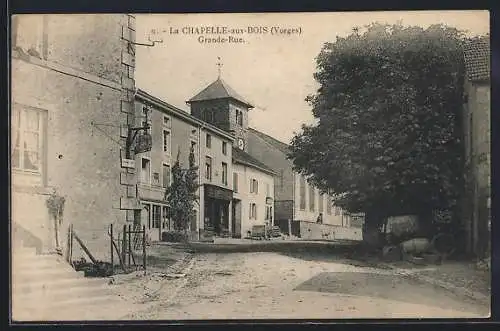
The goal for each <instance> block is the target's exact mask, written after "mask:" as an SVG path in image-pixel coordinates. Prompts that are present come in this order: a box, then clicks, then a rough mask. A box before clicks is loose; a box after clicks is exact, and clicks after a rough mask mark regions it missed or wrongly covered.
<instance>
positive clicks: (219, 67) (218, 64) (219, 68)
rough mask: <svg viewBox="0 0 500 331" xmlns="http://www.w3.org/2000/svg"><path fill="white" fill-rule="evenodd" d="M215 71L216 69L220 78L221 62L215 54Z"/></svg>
mask: <svg viewBox="0 0 500 331" xmlns="http://www.w3.org/2000/svg"><path fill="white" fill-rule="evenodd" d="M216 65H217V67H218V68H217V71H218V78H220V76H221V67H222V66H223V64H222V63H221V59H220V56H217V63H216Z"/></svg>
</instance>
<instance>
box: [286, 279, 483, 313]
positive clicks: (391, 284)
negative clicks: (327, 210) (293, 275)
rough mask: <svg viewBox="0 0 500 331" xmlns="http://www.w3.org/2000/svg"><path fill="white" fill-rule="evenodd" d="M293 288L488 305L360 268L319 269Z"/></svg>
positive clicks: (454, 305)
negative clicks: (317, 272)
mask: <svg viewBox="0 0 500 331" xmlns="http://www.w3.org/2000/svg"><path fill="white" fill-rule="evenodd" d="M294 290H295V291H314V292H327V293H337V294H346V295H355V296H365V297H374V298H381V299H387V300H394V301H400V302H406V303H414V304H420V305H428V306H434V307H439V308H444V309H451V310H457V311H469V312H471V310H472V311H473V312H476V313H479V314H482V315H487V314H489V309H488V307H485V306H483V305H479V304H478V303H477V302H476V301H474V300H472V299H466V298H463V297H460V296H458V295H456V294H454V293H452V292H450V291H447V290H445V289H442V288H439V287H434V286H431V285H429V284H426V283H421V282H418V281H416V280H412V279H409V278H406V277H404V276H398V275H386V274H376V273H363V272H322V273H320V274H318V275H316V276H314V277H313V278H311V279H309V280H307V281H305V282H303V283H302V284H300V285H299V286H297V287H296V288H295V289H294Z"/></svg>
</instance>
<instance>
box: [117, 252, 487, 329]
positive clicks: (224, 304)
mask: <svg viewBox="0 0 500 331" xmlns="http://www.w3.org/2000/svg"><path fill="white" fill-rule="evenodd" d="M407 272H408V271H407ZM419 272H421V270H419ZM151 277H152V276H150V278H146V282H145V283H146V284H156V285H155V286H153V287H154V288H155V289H156V291H153V292H154V293H155V294H156V296H152V297H153V298H149V299H147V300H145V303H143V304H142V305H139V306H140V307H139V306H138V309H137V311H136V312H135V313H134V314H131V315H128V316H127V317H126V318H127V319H166V320H179V319H182V320H184V319H234V318H236V319H245V318H266V319H269V318H301V319H314V318H394V317H397V318H404V317H406V318H425V317H437V318H439V317H486V316H488V314H489V309H488V308H489V307H485V306H483V305H480V304H478V303H476V302H473V301H470V300H469V301H468V300H466V299H465V298H458V297H457V296H456V295H454V294H452V293H450V292H448V291H446V290H444V289H441V288H436V287H432V286H431V285H429V284H423V283H418V282H412V281H410V280H409V279H406V278H405V277H404V276H402V275H400V274H398V273H397V272H396V271H394V270H384V269H379V268H371V267H360V266H353V265H348V264H344V263H339V262H334V261H333V262H332V261H313V260H309V261H308V260H305V259H300V258H294V257H290V256H284V255H282V254H277V253H265V252H264V253H233V254H227V253H224V254H216V253H215V254H214V253H211V254H200V255H198V256H196V257H195V261H194V267H193V268H192V269H191V272H190V273H189V274H188V275H187V276H186V277H185V278H180V279H170V280H168V279H166V278H163V279H161V277H160V279H159V278H156V279H155V278H154V277H153V278H151ZM143 283H144V282H138V283H136V285H135V288H133V286H132V283H129V284H128V288H129V289H132V291H136V292H137V293H138V294H140V293H141V287H140V286H139V285H138V284H142V285H144V284H143ZM148 286H149V285H146V286H145V287H144V289H145V290H146V291H151V290H152V287H151V286H149V287H148ZM143 291H144V290H143ZM142 298H144V296H142ZM136 301H137V300H136Z"/></svg>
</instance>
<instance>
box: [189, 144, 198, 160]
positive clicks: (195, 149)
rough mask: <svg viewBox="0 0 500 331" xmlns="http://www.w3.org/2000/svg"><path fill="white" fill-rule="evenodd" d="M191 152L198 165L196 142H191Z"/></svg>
mask: <svg viewBox="0 0 500 331" xmlns="http://www.w3.org/2000/svg"><path fill="white" fill-rule="evenodd" d="M189 152H190V153H193V156H194V163H195V164H196V163H197V161H196V152H197V148H196V142H194V141H191V150H190V151H189Z"/></svg>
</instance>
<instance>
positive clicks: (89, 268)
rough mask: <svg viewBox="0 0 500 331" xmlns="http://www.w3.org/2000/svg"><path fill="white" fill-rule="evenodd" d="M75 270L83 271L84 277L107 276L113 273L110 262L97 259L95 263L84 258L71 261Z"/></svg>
mask: <svg viewBox="0 0 500 331" xmlns="http://www.w3.org/2000/svg"><path fill="white" fill-rule="evenodd" d="M73 265H74V267H75V270H76V271H83V272H84V275H85V277H109V276H112V275H113V267H112V266H111V263H108V262H103V261H97V263H96V264H93V263H92V262H87V261H86V260H85V259H84V258H81V259H80V260H78V261H73Z"/></svg>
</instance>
